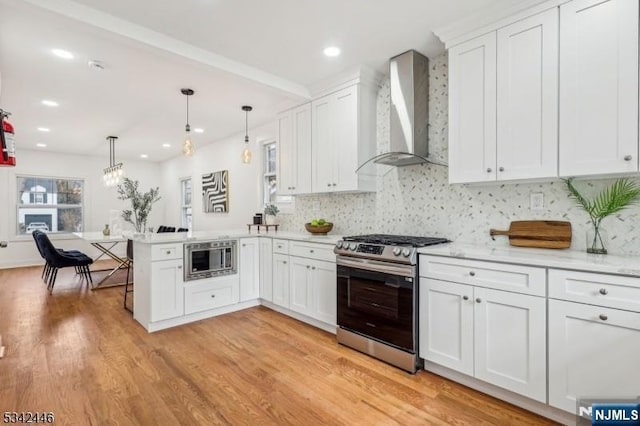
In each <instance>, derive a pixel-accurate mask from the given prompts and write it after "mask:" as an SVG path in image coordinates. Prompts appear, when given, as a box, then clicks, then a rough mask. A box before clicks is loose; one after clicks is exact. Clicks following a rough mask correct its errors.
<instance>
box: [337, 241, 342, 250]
mask: <svg viewBox="0 0 640 426" xmlns="http://www.w3.org/2000/svg"><path fill="white" fill-rule="evenodd" d="M336 248H337V249H341V248H342V241H338V242H337V243H336Z"/></svg>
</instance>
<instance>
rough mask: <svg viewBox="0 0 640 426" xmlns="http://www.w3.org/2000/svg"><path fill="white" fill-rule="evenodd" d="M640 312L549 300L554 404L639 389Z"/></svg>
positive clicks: (571, 405)
mask: <svg viewBox="0 0 640 426" xmlns="http://www.w3.org/2000/svg"><path fill="white" fill-rule="evenodd" d="M638 360H640V313H637V312H629V311H623V310H620V309H611V308H605V307H600V306H593V305H587V304H582V303H573V302H567V301H560V300H549V404H550V405H552V406H554V407H557V408H560V409H563V410H566V411H569V412H575V410H576V400H577V399H580V398H598V399H607V398H636V397H637V396H638V394H639V393H640V390H639V389H640V388H639V387H638V386H639V385H638V384H639V383H640V368H638Z"/></svg>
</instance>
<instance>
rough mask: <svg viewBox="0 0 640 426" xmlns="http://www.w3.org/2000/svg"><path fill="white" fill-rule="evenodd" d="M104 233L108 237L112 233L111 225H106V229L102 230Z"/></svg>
mask: <svg viewBox="0 0 640 426" xmlns="http://www.w3.org/2000/svg"><path fill="white" fill-rule="evenodd" d="M102 235H104V236H105V237H108V236H109V235H111V229H109V225H108V224H107V225H104V229H103V230H102Z"/></svg>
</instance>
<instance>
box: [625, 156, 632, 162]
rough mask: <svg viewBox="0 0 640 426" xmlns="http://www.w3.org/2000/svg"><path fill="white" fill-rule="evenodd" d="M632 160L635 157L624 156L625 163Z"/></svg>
mask: <svg viewBox="0 0 640 426" xmlns="http://www.w3.org/2000/svg"><path fill="white" fill-rule="evenodd" d="M632 158H633V157H632V156H630V155H625V156H624V161H631V159H632Z"/></svg>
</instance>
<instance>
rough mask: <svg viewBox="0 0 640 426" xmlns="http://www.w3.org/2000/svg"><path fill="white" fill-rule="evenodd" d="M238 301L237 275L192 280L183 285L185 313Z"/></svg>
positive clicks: (238, 284) (238, 285)
mask: <svg viewBox="0 0 640 426" xmlns="http://www.w3.org/2000/svg"><path fill="white" fill-rule="evenodd" d="M239 301H240V283H239V282H238V276H237V275H235V276H234V277H231V278H216V279H215V280H202V281H194V282H191V283H189V284H187V285H185V286H184V311H185V314H193V313H194V312H200V311H206V310H208V309H215V308H220V307H222V306H227V305H232V304H234V303H238V302H239Z"/></svg>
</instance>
